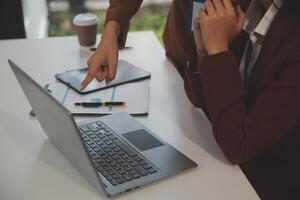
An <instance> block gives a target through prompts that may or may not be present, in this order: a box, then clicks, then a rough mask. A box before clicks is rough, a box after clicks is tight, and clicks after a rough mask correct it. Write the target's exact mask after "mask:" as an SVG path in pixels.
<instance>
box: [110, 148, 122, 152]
mask: <svg viewBox="0 0 300 200" xmlns="http://www.w3.org/2000/svg"><path fill="white" fill-rule="evenodd" d="M112 149H113V150H114V151H115V152H118V151H121V149H120V147H115V148H112Z"/></svg>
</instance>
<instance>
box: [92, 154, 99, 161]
mask: <svg viewBox="0 0 300 200" xmlns="http://www.w3.org/2000/svg"><path fill="white" fill-rule="evenodd" d="M91 157H92V158H93V159H94V160H95V159H97V158H100V156H99V155H98V154H93V155H91Z"/></svg>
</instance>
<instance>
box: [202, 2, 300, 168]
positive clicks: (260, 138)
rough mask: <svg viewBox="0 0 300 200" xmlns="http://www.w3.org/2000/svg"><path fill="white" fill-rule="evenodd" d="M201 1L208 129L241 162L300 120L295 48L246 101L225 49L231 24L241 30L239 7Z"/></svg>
mask: <svg viewBox="0 0 300 200" xmlns="http://www.w3.org/2000/svg"><path fill="white" fill-rule="evenodd" d="M221 3H222V2H221V0H215V1H214V4H215V5H213V3H212V2H211V1H206V3H205V5H206V9H207V12H205V11H203V10H202V11H201V12H200V14H201V17H200V26H201V31H202V36H203V37H202V38H203V43H204V46H205V48H206V50H207V52H208V56H207V57H206V58H204V60H203V61H202V62H201V63H200V64H199V67H198V68H199V72H200V73H199V76H200V78H201V83H202V88H203V96H204V99H205V102H206V106H207V109H208V112H209V115H210V119H211V123H212V127H213V133H214V136H215V138H216V141H217V143H218V144H219V146H220V147H221V149H222V151H223V152H224V154H225V156H226V157H227V159H228V160H229V161H231V162H232V163H234V164H241V163H245V162H247V161H248V160H250V159H251V158H254V157H255V156H256V155H258V154H259V153H262V152H264V151H266V150H267V149H268V148H270V147H271V146H272V145H273V144H275V143H276V142H277V141H279V140H280V139H281V138H283V137H284V136H285V135H286V134H287V133H288V132H289V131H290V130H292V129H293V128H295V127H296V126H297V125H299V120H300V107H299V102H300V81H299V76H300V67H299V66H300V51H299V44H294V45H295V48H293V49H291V50H290V52H291V53H290V55H289V58H288V59H287V60H288V62H287V63H285V66H282V69H283V70H282V71H281V73H280V76H279V77H277V79H276V80H274V81H273V82H271V83H270V84H268V85H267V86H266V87H265V88H263V89H262V91H260V92H259V94H257V96H251V98H253V99H252V101H251V102H252V104H251V105H246V103H245V96H246V94H245V90H244V85H243V81H242V79H241V76H240V72H239V65H238V63H237V62H236V58H235V56H234V55H233V53H232V52H231V51H230V50H228V49H229V43H230V41H231V38H233V37H235V34H236V33H235V32H236V30H241V24H242V23H241V22H242V21H241V20H239V19H242V18H243V17H244V13H242V12H241V10H240V8H239V7H238V8H237V13H236V12H234V8H233V6H232V4H231V1H230V0H223V3H224V4H221Z"/></svg>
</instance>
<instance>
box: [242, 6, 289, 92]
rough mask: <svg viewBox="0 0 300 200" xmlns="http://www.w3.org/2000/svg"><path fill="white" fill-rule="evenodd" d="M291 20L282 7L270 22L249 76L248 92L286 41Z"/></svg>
mask: <svg viewBox="0 0 300 200" xmlns="http://www.w3.org/2000/svg"><path fill="white" fill-rule="evenodd" d="M293 19H294V17H292V16H291V15H290V14H289V13H288V11H287V10H286V9H285V8H284V7H282V9H281V10H280V11H279V12H278V14H277V16H276V17H275V19H274V21H273V22H272V24H271V26H270V28H269V30H268V32H267V34H266V36H265V39H264V42H263V46H262V49H261V52H260V54H259V56H258V58H257V60H256V63H255V65H254V67H253V70H252V73H251V75H250V80H249V85H248V89H249V90H250V91H252V90H254V87H255V86H256V85H257V83H258V82H259V79H260V77H261V75H262V74H263V72H264V71H265V70H266V68H267V66H268V63H270V60H271V59H272V57H273V56H274V55H275V53H276V51H277V50H278V49H279V47H280V46H281V45H282V44H283V42H284V41H285V40H286V39H288V36H289V34H290V32H291V31H292V28H293V24H294V20H293Z"/></svg>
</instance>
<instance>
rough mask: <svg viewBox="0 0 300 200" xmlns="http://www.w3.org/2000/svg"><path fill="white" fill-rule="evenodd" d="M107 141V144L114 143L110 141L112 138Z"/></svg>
mask: <svg viewBox="0 0 300 200" xmlns="http://www.w3.org/2000/svg"><path fill="white" fill-rule="evenodd" d="M105 143H106V144H107V145H110V144H113V142H112V141H110V140H107V141H106V142H105Z"/></svg>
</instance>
